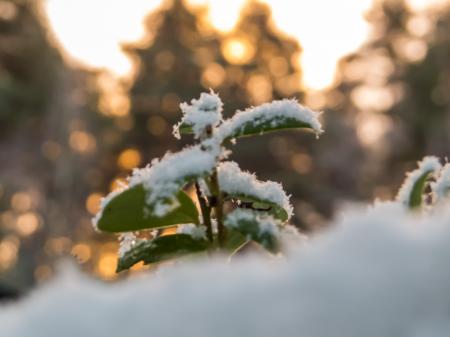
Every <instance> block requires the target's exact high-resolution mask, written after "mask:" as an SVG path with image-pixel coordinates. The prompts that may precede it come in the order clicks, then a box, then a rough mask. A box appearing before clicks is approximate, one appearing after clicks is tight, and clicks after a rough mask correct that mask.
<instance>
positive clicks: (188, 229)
mask: <svg viewBox="0 0 450 337" xmlns="http://www.w3.org/2000/svg"><path fill="white" fill-rule="evenodd" d="M177 233H179V234H187V235H190V236H191V237H192V238H193V239H195V240H206V228H205V226H200V227H199V226H196V225H194V224H184V225H181V226H178V228H177Z"/></svg>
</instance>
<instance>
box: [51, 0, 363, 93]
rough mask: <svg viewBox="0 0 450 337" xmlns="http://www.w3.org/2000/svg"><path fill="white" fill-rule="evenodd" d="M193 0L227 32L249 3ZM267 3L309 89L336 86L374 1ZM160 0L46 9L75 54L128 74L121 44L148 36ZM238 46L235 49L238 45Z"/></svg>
mask: <svg viewBox="0 0 450 337" xmlns="http://www.w3.org/2000/svg"><path fill="white" fill-rule="evenodd" d="M189 2H190V3H191V4H192V5H205V4H207V5H209V6H210V8H209V12H208V17H209V19H210V21H211V22H212V24H213V26H214V27H215V28H217V29H219V30H221V31H227V30H230V29H231V28H232V27H233V25H234V24H235V22H236V21H237V19H238V18H239V11H240V10H241V8H242V7H243V5H244V4H245V0H227V1H223V0H189ZM263 2H265V3H267V4H269V5H270V6H271V7H272V10H273V16H274V20H275V23H276V25H277V27H278V28H279V29H280V30H282V31H283V32H285V33H286V34H289V35H290V36H292V37H294V38H296V39H298V40H299V41H300V43H301V45H302V47H303V54H302V57H301V59H300V62H301V64H302V67H303V84H304V85H305V87H308V88H314V89H322V88H325V87H326V86H328V85H330V84H331V83H332V81H333V78H334V71H335V67H336V62H337V61H338V59H339V58H340V57H342V56H343V55H345V54H347V53H349V52H351V51H353V50H355V49H356V48H357V47H358V46H359V45H360V44H361V43H362V42H363V41H364V39H365V38H366V36H367V34H368V26H367V23H366V22H365V21H364V19H363V15H362V14H363V13H364V12H365V11H366V10H367V9H368V8H369V6H370V4H371V0H346V1H335V0H315V1H296V2H293V1H292V0H264V1H263ZM159 3H160V0H134V1H133V2H127V1H124V0H109V1H108V0H78V1H71V2H69V1H62V0H47V2H46V10H47V14H48V18H49V22H50V25H51V27H52V28H53V31H54V35H55V37H56V39H57V40H58V41H59V43H60V44H61V45H62V47H63V48H64V49H65V50H66V51H67V52H68V54H69V55H70V56H71V58H72V59H74V60H76V61H78V62H81V63H83V64H85V65H88V66H91V67H99V68H106V69H109V70H111V71H112V72H114V73H115V74H116V75H120V76H126V75H129V74H130V72H131V71H132V63H131V60H130V59H129V58H127V56H125V54H124V53H123V52H122V50H121V48H120V44H121V43H124V42H130V41H136V40H139V38H141V37H142V36H143V26H142V19H143V18H144V17H145V15H146V14H147V13H148V12H149V11H151V10H153V9H155V8H156V6H158V5H159ZM80 23H81V24H80ZM236 46H237V45H236ZM236 46H234V47H233V50H234V51H237V50H238V49H237V47H239V46H237V47H236ZM241 46H242V45H241ZM235 47H236V48H235ZM241 49H242V48H241ZM233 54H235V52H233ZM235 59H236V58H235Z"/></svg>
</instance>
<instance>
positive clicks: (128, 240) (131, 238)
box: [118, 232, 140, 257]
mask: <svg viewBox="0 0 450 337" xmlns="http://www.w3.org/2000/svg"><path fill="white" fill-rule="evenodd" d="M139 242H140V240H139V239H138V238H137V237H136V235H134V233H133V232H128V233H122V234H120V235H119V252H118V253H119V257H123V256H124V255H125V254H126V253H127V252H128V251H129V250H130V249H131V248H133V247H134V246H135V245H136V244H138V243H139Z"/></svg>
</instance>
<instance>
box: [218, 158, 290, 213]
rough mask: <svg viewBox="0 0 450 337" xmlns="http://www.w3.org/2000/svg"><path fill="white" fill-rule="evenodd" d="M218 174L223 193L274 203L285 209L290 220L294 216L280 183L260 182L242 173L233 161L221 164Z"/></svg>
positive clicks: (250, 174) (247, 173)
mask: <svg viewBox="0 0 450 337" xmlns="http://www.w3.org/2000/svg"><path fill="white" fill-rule="evenodd" d="M218 174H219V185H220V189H221V190H222V191H223V192H226V193H228V194H231V195H233V194H234V195H236V194H238V195H246V196H251V197H255V198H257V199H260V200H265V201H270V202H273V203H275V204H277V205H278V206H280V207H282V208H284V209H285V210H286V212H287V213H288V217H289V218H290V217H291V216H292V213H293V209H292V205H291V204H290V202H289V197H288V195H287V194H286V192H285V191H284V190H283V186H282V185H281V184H280V183H276V182H273V181H260V180H258V179H257V178H256V176H255V174H252V173H249V172H244V171H242V170H241V169H240V168H239V165H238V164H237V163H235V162H233V161H227V162H223V163H221V164H220V166H219V171H218Z"/></svg>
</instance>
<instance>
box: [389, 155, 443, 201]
mask: <svg viewBox="0 0 450 337" xmlns="http://www.w3.org/2000/svg"><path fill="white" fill-rule="evenodd" d="M418 166H419V167H418V168H417V169H415V170H414V171H412V172H408V173H407V174H406V179H405V181H404V183H403V185H402V186H401V187H400V190H399V191H398V194H397V198H396V201H397V202H399V203H400V204H402V205H403V206H404V207H405V208H409V209H421V208H430V207H433V206H435V205H437V204H439V203H441V202H442V201H443V200H445V199H447V198H449V197H450V164H449V163H446V164H445V165H444V166H442V164H441V163H440V161H439V159H438V158H437V157H433V156H429V157H425V158H423V159H422V161H420V162H419V163H418Z"/></svg>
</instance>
